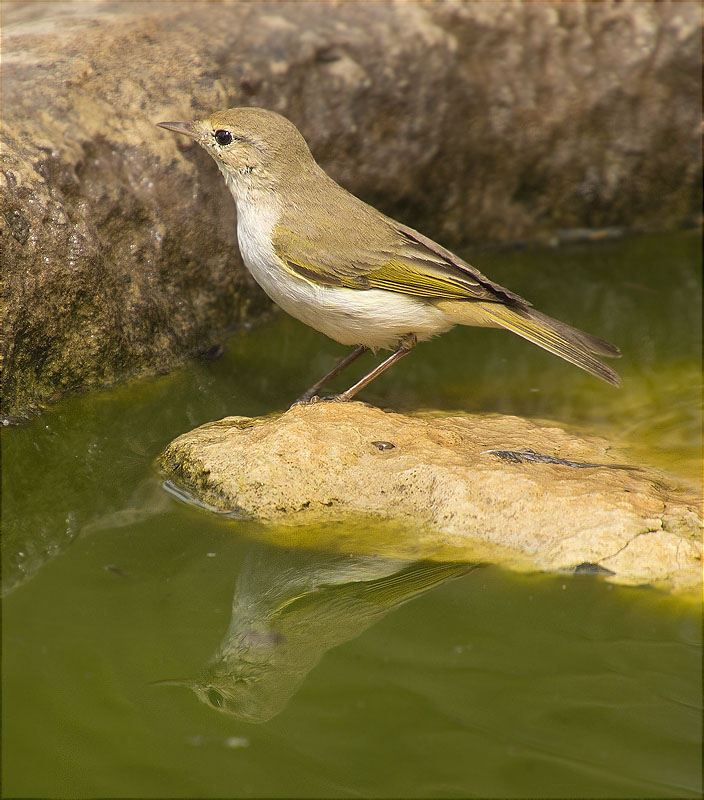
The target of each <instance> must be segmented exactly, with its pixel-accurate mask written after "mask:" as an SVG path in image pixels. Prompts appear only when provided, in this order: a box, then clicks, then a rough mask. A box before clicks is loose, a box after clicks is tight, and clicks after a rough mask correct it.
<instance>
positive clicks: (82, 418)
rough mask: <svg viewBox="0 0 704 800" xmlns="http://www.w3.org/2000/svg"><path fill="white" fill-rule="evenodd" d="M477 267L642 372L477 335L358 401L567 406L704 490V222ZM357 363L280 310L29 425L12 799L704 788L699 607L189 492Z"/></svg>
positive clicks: (577, 420)
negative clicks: (203, 475)
mask: <svg viewBox="0 0 704 800" xmlns="http://www.w3.org/2000/svg"><path fill="white" fill-rule="evenodd" d="M473 262H474V263H475V264H476V265H477V266H478V267H480V268H481V269H482V270H483V271H485V272H487V273H488V274H489V275H491V276H492V278H494V279H495V280H497V281H499V282H502V283H504V284H505V285H507V286H509V287H510V288H512V289H514V290H516V291H518V292H521V293H523V294H524V295H525V296H527V297H528V298H529V299H531V300H532V301H533V302H534V303H535V305H536V306H538V307H539V308H541V310H544V311H546V312H547V313H552V314H554V315H555V316H558V317H560V318H561V319H563V320H565V321H568V322H571V323H572V324H575V325H578V326H579V327H582V328H585V329H586V330H590V331H593V332H594V333H598V334H599V335H602V336H604V337H606V338H608V339H610V340H611V341H613V342H615V343H616V344H618V345H619V346H620V347H621V348H622V350H623V352H624V358H623V359H621V360H620V362H618V363H617V364H616V366H617V368H618V369H619V371H620V372H621V374H622V376H623V378H624V386H623V388H622V389H621V390H614V389H613V388H611V387H609V386H607V385H605V384H603V385H602V384H601V383H599V382H597V381H596V380H595V379H593V378H591V377H590V376H588V375H585V374H583V373H581V372H580V371H578V370H577V369H575V368H573V367H571V366H570V365H568V364H564V363H563V362H561V361H559V360H558V359H555V358H553V357H551V356H549V355H547V354H545V353H542V352H541V351H540V350H538V349H537V348H534V347H531V346H530V345H528V344H527V343H524V342H522V341H520V340H518V339H516V338H515V337H511V336H509V335H508V334H504V333H503V332H497V331H481V330H471V329H456V330H455V331H453V332H451V333H450V334H447V335H446V336H444V337H442V338H441V339H439V340H437V341H435V342H431V343H426V344H423V345H421V346H419V347H418V348H417V350H416V352H414V353H413V354H412V355H411V356H409V357H408V358H407V359H405V360H404V361H402V362H401V363H400V364H398V365H397V366H396V367H394V368H393V370H391V371H389V372H388V373H387V374H385V375H384V376H382V377H381V378H380V379H379V380H378V381H376V382H375V383H374V384H372V386H370V387H369V388H368V389H367V390H366V391H365V392H364V394H363V396H362V399H364V400H367V401H369V402H372V403H375V404H377V405H381V406H383V407H393V408H396V409H399V410H418V409H428V408H435V409H440V410H466V411H471V412H475V413H495V412H500V413H511V414H519V415H523V416H530V417H534V418H540V419H550V420H554V421H557V422H559V423H560V424H561V425H563V426H567V427H570V428H573V429H574V430H576V431H580V432H595V433H599V434H601V435H604V436H606V437H607V438H609V439H610V440H612V441H613V442H614V443H615V444H616V445H618V446H619V447H620V448H622V449H623V450H625V451H627V453H628V455H629V456H630V457H631V458H632V459H633V460H635V461H636V462H638V463H644V464H649V465H652V466H655V467H658V468H661V469H663V470H666V471H667V472H669V473H670V474H672V475H675V476H677V477H678V478H679V479H681V480H682V482H686V483H690V482H695V481H697V480H698V477H699V470H700V446H701V441H700V431H701V425H700V416H699V415H700V409H699V400H700V388H699V387H700V348H701V342H700V330H701V326H700V316H699V315H700V298H701V277H700V276H701V265H700V240H699V237H698V236H697V235H695V234H694V233H683V234H677V235H673V236H659V237H643V238H639V239H633V240H630V241H624V242H620V243H608V244H602V245H598V246H595V245H590V246H584V247H572V248H569V249H563V250H550V251H530V252H528V251H515V252H512V253H505V252H504V253H495V252H486V253H482V254H480V255H478V256H475V257H474V259H473ZM566 276H568V278H566ZM341 352H342V348H340V347H339V346H338V345H336V344H335V343H333V342H330V341H328V340H326V339H325V338H324V337H322V336H320V335H319V334H317V333H315V332H314V331H311V330H309V329H306V328H304V327H303V326H301V325H299V324H298V323H296V322H295V321H293V320H290V319H288V318H286V317H285V316H284V315H280V316H278V317H276V318H275V319H274V320H273V321H272V322H271V323H269V324H266V325H264V326H261V327H259V328H256V329H254V330H252V331H240V332H238V333H236V334H235V335H233V336H232V337H230V339H229V340H228V341H227V342H226V353H225V355H224V356H223V357H222V358H220V359H218V360H216V361H194V362H191V363H189V364H187V365H185V366H184V368H183V369H181V370H180V371H178V372H176V373H173V374H170V375H167V376H163V377H159V378H154V379H150V380H143V381H139V382H133V383H130V384H128V385H125V386H122V387H119V388H117V389H115V390H112V391H110V392H104V393H99V394H94V395H89V396H85V397H80V398H74V399H70V400H67V401H64V402H62V403H60V404H58V405H57V406H55V407H53V408H51V409H50V410H49V412H48V413H47V414H46V415H44V416H43V417H42V418H40V419H38V420H35V421H34V422H32V423H31V424H28V425H26V426H24V427H21V428H13V429H6V430H4V431H3V442H2V444H3V453H2V455H3V499H4V503H3V582H4V589H5V597H4V600H3V631H2V634H3V704H2V715H3V717H2V721H3V727H2V733H3V743H2V746H3V761H2V764H3V784H2V789H3V795H4V796H8V797H16V796H24V797H29V796H31V797H89V796H122V797H127V796H131V797H166V796H178V797H193V796H199V797H240V796H241V797H252V796H258V797H307V796H320V797H330V796H335V797H346V796H365V797H370V796H375V797H379V796H388V797H392V796H395V797H399V796H403V797H423V796H425V797H428V796H437V797H467V796H494V797H496V796H500V797H526V796H538V795H540V796H583V797H596V796H600V797H614V796H619V797H643V796H651V797H652V796H658V797H690V796H691V797H694V796H698V795H699V794H700V793H701V777H700V775H701V754H700V748H701V707H702V697H701V688H700V687H701V629H700V610H701V607H700V605H699V604H698V603H697V602H696V601H694V600H692V599H691V598H673V597H668V596H666V595H664V594H661V593H659V592H656V591H653V590H651V589H648V588H640V589H627V588H622V587H615V586H611V585H609V584H607V583H605V582H604V581H603V580H602V579H601V578H599V577H598V576H591V575H579V576H574V575H569V576H568V575H558V576H554V575H553V576H546V575H516V574H511V573H508V572H506V571H504V570H501V569H499V568H496V567H491V566H481V567H476V568H472V566H471V565H462V564H452V563H449V564H448V563H445V564H443V563H437V562H435V563H432V562H409V561H405V560H399V559H394V558H392V557H391V555H392V554H390V553H389V552H385V553H384V554H381V555H380V554H374V553H369V552H364V553H358V554H354V553H353V554H349V553H347V554H345V555H343V554H336V553H333V552H329V551H328V552H323V551H315V550H300V549H297V550H296V549H285V548H282V547H279V546H277V545H276V541H277V538H278V537H277V531H276V530H271V529H263V528H262V527H261V526H259V525H256V524H254V523H249V522H243V521H235V520H231V519H223V518H220V517H217V516H215V515H211V514H209V513H207V512H205V511H203V510H202V509H198V508H194V507H192V506H188V505H185V504H183V503H180V502H178V500H177V499H175V498H174V497H172V496H171V495H169V494H167V493H166V492H165V491H164V490H163V488H162V487H161V485H160V481H159V478H158V475H157V474H156V471H155V469H154V459H155V458H156V456H157V455H158V453H159V452H160V450H161V449H162V448H163V447H164V446H165V445H166V444H167V443H168V442H169V441H170V439H172V438H173V437H174V436H176V435H178V434H179V433H181V432H183V431H185V430H188V429H190V428H192V427H194V426H196V425H199V424H201V423H203V422H205V421H207V420H210V419H217V418H219V417H222V416H225V415H227V414H242V415H259V414H264V413H269V412H272V411H277V410H281V409H282V408H284V407H285V406H286V405H287V404H288V403H290V401H291V400H292V399H293V398H295V397H296V396H297V395H298V394H300V392H301V391H302V390H303V389H305V388H306V387H307V386H308V385H309V384H310V383H312V382H313V381H314V380H315V379H316V378H317V377H319V375H320V374H322V373H323V372H324V371H325V370H326V369H328V368H329V367H330V366H331V364H332V363H333V361H334V360H335V358H336V357H337V356H338V355H339V354H340V353H341ZM362 361H363V363H361V364H359V365H355V368H356V371H354V370H351V374H350V376H349V378H348V379H346V380H345V381H344V382H342V383H340V386H341V387H342V386H344V385H345V383H351V382H352V380H353V378H354V376H355V375H359V374H362V372H363V371H364V370H365V369H366V368H368V366H369V363H370V361H371V356H367V357H365V359H363V360H362ZM354 524H355V525H360V524H363V523H360V522H356V523H354ZM349 533H350V532H349V531H348V532H346V534H347V535H348V536H349ZM388 534H389V530H388V529H386V530H384V531H380V538H385V539H387V540H388ZM411 534H412V532H409V531H403V532H399V536H401V535H403V536H404V537H406V538H407V537H408V536H409V535H411ZM363 538H365V539H368V538H369V537H368V536H366V537H363ZM286 543H287V544H291V537H290V536H287V537H286ZM164 681H166V682H167V683H159V682H164ZM168 681H172V683H168Z"/></svg>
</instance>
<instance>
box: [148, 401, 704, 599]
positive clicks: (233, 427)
mask: <svg viewBox="0 0 704 800" xmlns="http://www.w3.org/2000/svg"><path fill="white" fill-rule="evenodd" d="M375 442H376V443H377V444H375ZM379 442H390V443H392V444H393V445H395V446H394V447H393V448H387V449H381V450H380V449H379V447H378V443H379ZM526 449H530V450H532V451H534V453H538V454H541V456H542V457H548V458H550V459H552V460H556V459H563V460H564V461H566V462H567V463H566V464H565V463H546V462H545V461H541V460H535V455H533V456H531V458H532V460H524V457H527V454H525V453H523V454H522V457H521V456H517V455H514V457H513V458H514V459H519V458H520V459H521V460H510V459H506V458H499V457H497V455H496V454H495V453H491V452H487V451H490V450H500V451H506V450H509V451H522V450H523V451H524V450H526ZM570 462H572V463H573V464H574V463H580V464H592V465H593V464H598V465H607V466H603V467H599V466H597V467H594V466H592V467H586V468H579V467H575V466H569V463H570ZM620 463H622V459H619V458H618V457H616V456H615V455H614V454H613V452H612V450H611V449H610V448H609V446H608V444H607V443H606V442H605V441H603V440H600V439H595V438H592V439H584V438H576V437H575V436H574V435H571V434H568V433H566V432H564V431H562V430H560V429H558V428H550V427H545V426H540V425H537V424H535V423H532V422H528V421H526V420H521V419H519V418H517V417H498V416H497V417H484V418H482V417H472V416H469V415H463V416H454V417H448V416H445V417H439V416H433V417H430V416H420V417H407V416H403V415H401V414H393V413H385V412H383V411H380V410H379V409H376V408H371V407H367V406H364V405H362V404H361V403H344V404H342V403H319V404H316V405H312V406H297V407H295V408H293V409H291V410H290V411H288V412H287V413H285V414H283V415H282V416H280V417H269V418H264V419H248V418H243V417H230V418H226V419H224V420H221V421H220V422H213V423H210V424H208V425H203V426H202V427H200V428H197V429H196V430H194V431H191V432H190V433H187V434H184V435H183V436H180V437H179V438H178V439H176V440H175V441H174V442H172V443H171V445H169V447H168V448H167V449H166V451H165V453H164V454H163V456H162V465H163V467H164V469H165V471H166V473H167V475H168V476H169V477H170V478H171V479H172V480H174V481H176V482H178V483H180V484H181V485H182V486H184V487H186V488H187V489H189V490H190V491H191V492H192V493H193V494H194V495H195V496H197V497H198V498H200V499H201V500H204V501H205V502H207V503H209V504H211V505H212V506H216V507H217V508H219V509H228V508H229V509H232V510H234V511H236V513H240V514H244V515H246V516H251V517H254V518H257V519H261V520H265V521H275V522H276V523H278V524H280V525H281V524H283V525H301V524H305V525H308V526H314V525H315V523H320V522H324V523H325V525H326V526H327V527H328V528H329V526H330V524H331V523H332V522H334V521H339V520H345V519H346V518H347V519H349V517H350V515H355V514H357V515H359V514H364V515H370V516H371V517H372V518H373V517H376V518H396V519H400V520H406V521H407V523H408V527H409V528H410V529H411V530H412V531H414V532H415V540H413V542H412V544H411V546H412V547H415V551H414V552H415V557H416V558H418V557H422V556H421V555H420V552H422V553H423V554H424V555H425V556H426V557H437V558H440V559H441V560H442V559H443V558H444V559H445V560H455V559H457V558H458V557H462V553H464V554H465V555H466V557H467V558H469V559H470V560H477V559H479V558H486V559H489V560H500V561H504V562H508V563H511V562H515V560H516V558H517V557H520V559H521V561H522V563H523V566H525V565H526V563H527V564H528V565H530V566H532V567H533V568H538V569H553V570H554V569H559V570H563V569H574V568H576V567H577V566H579V565H580V564H583V563H589V564H596V565H599V566H601V567H604V568H606V569H609V570H611V571H612V572H614V573H615V575H614V576H613V577H612V580H615V581H619V582H622V583H631V584H633V583H642V582H653V581H665V580H671V581H673V582H674V583H675V584H676V585H679V586H680V587H685V586H694V585H697V584H698V583H699V581H700V568H701V539H700V533H701V531H700V524H699V520H698V513H697V506H696V502H697V501H696V498H693V497H690V496H688V495H686V494H684V493H683V492H682V491H680V490H678V489H675V488H673V487H672V486H671V481H668V480H667V479H666V478H665V476H663V475H662V474H661V473H656V472H653V471H648V470H639V469H633V468H630V469H629V468H627V467H626V468H622V467H619V466H618V465H619V464H620ZM608 466H611V467H615V468H607V467H608ZM668 484H670V485H669V486H668ZM340 527H341V530H337V529H336V532H335V534H334V535H335V537H336V539H338V540H339V544H338V546H339V547H344V537H345V535H346V534H345V531H344V526H340ZM348 527H353V528H354V535H355V539H354V543H353V549H354V550H355V551H357V552H376V553H379V552H382V553H384V554H385V555H387V554H389V553H390V552H391V553H392V554H393V551H390V550H389V548H388V543H385V544H386V545H387V546H386V547H385V548H384V549H381V542H380V538H379V537H378V536H377V534H376V531H375V532H374V533H373V534H372V535H368V536H367V539H366V540H364V535H365V534H364V531H365V528H364V526H348ZM301 530H302V533H301V538H303V537H304V536H306V532H305V529H304V528H302V529H301ZM645 534H647V536H646V535H645ZM316 535H317V534H316ZM323 535H324V534H323ZM410 538H412V536H411V537H410ZM408 539H409V537H408V536H407V537H406V544H404V545H402V544H401V543H400V540H399V544H398V545H397V548H398V549H397V550H396V552H395V554H396V555H402V554H403V552H404V548H406V547H407V546H408ZM443 547H444V548H445V549H444V550H443V549H442V548H443ZM498 547H503V548H504V550H503V552H501V553H499V552H498V551H497V550H496V549H495V548H498ZM364 548H367V549H364ZM482 548H483V550H482ZM450 553H452V554H450Z"/></svg>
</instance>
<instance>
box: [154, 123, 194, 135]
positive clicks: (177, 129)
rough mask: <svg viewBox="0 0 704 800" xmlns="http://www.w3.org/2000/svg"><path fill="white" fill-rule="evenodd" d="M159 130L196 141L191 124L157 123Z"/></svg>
mask: <svg viewBox="0 0 704 800" xmlns="http://www.w3.org/2000/svg"><path fill="white" fill-rule="evenodd" d="M156 124H157V126H158V127H159V128H166V130H167V131H173V132H174V133H182V134H184V135H185V136H190V137H191V139H197V138H198V134H197V133H196V132H195V131H194V129H193V123H192V122H157V123H156Z"/></svg>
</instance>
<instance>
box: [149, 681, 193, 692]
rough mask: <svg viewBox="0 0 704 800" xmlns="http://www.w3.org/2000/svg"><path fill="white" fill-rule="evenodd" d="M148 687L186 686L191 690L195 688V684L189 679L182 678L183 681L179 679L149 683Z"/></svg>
mask: <svg viewBox="0 0 704 800" xmlns="http://www.w3.org/2000/svg"><path fill="white" fill-rule="evenodd" d="M149 685H150V686H187V687H188V688H189V689H193V688H194V687H195V686H197V685H198V684H197V682H196V681H194V680H191V679H190V678H184V679H183V680H181V679H179V680H176V679H173V678H172V679H170V680H165V681H149Z"/></svg>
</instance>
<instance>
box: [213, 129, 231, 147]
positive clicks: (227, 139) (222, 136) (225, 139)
mask: <svg viewBox="0 0 704 800" xmlns="http://www.w3.org/2000/svg"><path fill="white" fill-rule="evenodd" d="M213 136H214V137H215V141H216V142H217V143H218V144H219V145H220V147H225V145H228V144H231V143H232V134H231V133H230V131H215V133H214V134H213Z"/></svg>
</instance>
